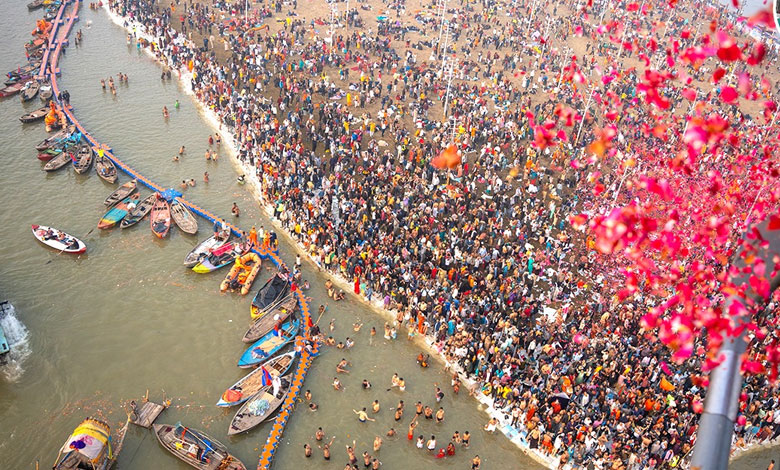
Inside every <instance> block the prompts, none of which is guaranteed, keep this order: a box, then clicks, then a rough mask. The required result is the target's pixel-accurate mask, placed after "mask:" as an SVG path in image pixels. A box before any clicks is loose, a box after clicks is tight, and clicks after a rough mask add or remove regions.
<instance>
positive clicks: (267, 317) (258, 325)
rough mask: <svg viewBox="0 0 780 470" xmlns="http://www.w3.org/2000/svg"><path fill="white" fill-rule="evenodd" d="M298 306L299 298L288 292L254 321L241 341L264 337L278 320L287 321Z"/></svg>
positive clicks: (251, 340)
mask: <svg viewBox="0 0 780 470" xmlns="http://www.w3.org/2000/svg"><path fill="white" fill-rule="evenodd" d="M297 307H298V299H297V298H296V297H295V296H294V295H292V294H288V295H287V297H285V298H283V299H281V300H280V301H279V302H278V303H277V304H276V305H274V306H271V307H268V308H267V309H266V310H265V311H264V313H262V314H261V315H259V316H258V318H257V319H256V320H255V321H254V322H252V325H251V326H250V327H249V329H248V330H246V333H244V337H243V338H241V341H243V342H245V343H252V342H255V341H257V340H258V339H260V338H262V337H263V336H264V335H265V334H266V333H268V332H269V331H271V330H272V329H273V328H274V325H276V322H279V321H280V322H282V323H284V322H286V321H287V319H288V318H289V317H290V315H292V314H293V313H294V312H295V309H296V308H297Z"/></svg>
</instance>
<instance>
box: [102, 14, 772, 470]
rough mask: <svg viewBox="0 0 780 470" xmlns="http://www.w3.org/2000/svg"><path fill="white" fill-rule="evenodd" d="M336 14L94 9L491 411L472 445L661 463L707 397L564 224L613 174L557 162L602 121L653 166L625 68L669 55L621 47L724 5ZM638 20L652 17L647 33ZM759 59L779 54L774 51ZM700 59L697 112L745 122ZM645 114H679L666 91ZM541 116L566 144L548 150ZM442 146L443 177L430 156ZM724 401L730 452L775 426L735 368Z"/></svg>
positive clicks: (319, 250) (312, 246)
mask: <svg viewBox="0 0 780 470" xmlns="http://www.w3.org/2000/svg"><path fill="white" fill-rule="evenodd" d="M356 3H357V6H356V7H355V8H353V9H351V10H350V11H349V12H347V13H346V14H344V13H345V12H342V15H343V16H342V18H346V21H344V24H340V25H339V27H337V28H334V31H333V33H332V34H330V32H329V26H330V25H329V22H330V10H329V9H328V8H327V4H326V3H325V2H323V4H324V5H325V6H326V7H325V8H324V10H323V9H320V10H318V9H317V8H314V7H307V11H306V12H303V11H302V8H299V5H298V3H297V2H280V1H272V2H257V3H253V6H252V12H251V14H250V15H251V21H247V22H244V19H243V12H241V11H238V10H235V8H237V7H236V6H234V5H232V4H230V3H227V2H223V1H221V0H217V1H215V2H213V3H209V4H206V3H196V2H187V1H184V2H179V1H176V2H174V3H171V4H170V5H167V4H161V3H156V2H154V1H153V0H116V1H111V2H109V4H110V7H111V9H112V10H114V11H115V12H117V13H119V14H120V15H122V16H123V17H125V18H126V19H127V20H128V21H132V22H133V24H140V25H142V28H143V32H144V33H145V34H148V35H150V36H151V37H152V38H153V41H151V42H150V44H149V47H151V48H152V50H154V51H155V52H156V53H157V55H158V56H159V57H160V58H161V59H164V60H165V61H166V62H167V64H169V65H170V66H171V67H172V68H173V69H174V70H176V71H178V73H180V74H182V73H187V72H191V86H192V89H193V91H194V93H195V95H196V96H197V99H199V100H201V101H202V102H203V103H205V104H206V105H207V106H208V107H209V108H211V109H212V110H213V111H214V112H215V113H216V115H217V116H218V118H219V120H220V123H221V125H222V126H223V128H224V129H227V130H229V131H230V133H231V134H232V135H233V136H234V139H235V144H236V146H237V147H238V153H239V155H238V157H239V158H240V160H241V161H242V162H244V163H245V164H246V165H248V166H249V167H251V168H253V169H254V171H255V174H254V175H249V176H248V178H251V177H256V178H257V179H258V180H259V182H260V185H261V187H262V199H263V200H262V201H261V202H262V203H263V204H266V205H268V206H270V207H271V208H272V210H273V216H274V217H275V218H276V219H278V221H280V223H281V224H282V225H283V226H284V227H285V228H286V229H287V230H288V231H289V232H290V234H291V235H292V236H293V237H294V238H295V239H296V240H297V241H298V242H299V243H300V244H301V245H302V246H303V247H304V249H305V250H306V251H307V252H308V254H310V255H311V257H312V258H313V259H314V260H315V262H316V263H317V264H318V265H319V266H321V267H322V268H323V269H325V270H327V271H329V272H331V273H333V275H336V276H340V277H342V278H343V279H345V280H346V281H348V282H349V283H351V284H353V285H354V293H355V294H356V295H359V296H361V297H363V298H365V299H366V300H368V301H369V302H374V303H379V304H381V306H382V307H383V308H385V309H387V310H390V311H392V312H394V314H395V315H396V321H397V324H396V325H394V327H395V326H397V327H399V328H401V327H403V328H406V329H407V331H409V333H410V335H409V336H410V337H411V336H414V335H415V334H420V335H427V337H428V338H429V339H430V340H431V342H432V344H433V345H434V347H435V348H436V349H437V350H438V351H439V352H440V353H441V354H442V355H443V357H444V358H445V359H446V360H447V361H448V362H449V363H450V364H451V365H452V366H454V367H455V368H456V369H457V370H458V371H460V372H462V373H463V374H465V376H466V377H467V378H468V379H470V380H472V381H473V382H474V383H475V384H476V385H475V386H474V388H473V390H472V393H476V394H482V395H484V396H485V397H489V399H490V400H491V402H492V406H493V409H494V410H496V411H497V416H498V417H497V418H495V419H494V420H492V421H491V423H489V425H491V429H489V430H495V429H496V428H497V427H498V426H501V427H506V428H511V429H514V430H516V432H519V433H520V435H521V436H523V440H524V442H526V443H527V445H528V447H529V448H531V449H534V451H535V452H536V453H538V454H539V455H542V456H547V457H548V458H549V461H552V462H555V463H554V465H557V466H558V468H586V467H588V468H611V469H615V470H618V469H628V470H634V469H640V468H642V469H646V468H649V469H660V468H677V467H679V466H681V465H682V464H683V461H684V459H685V458H686V456H688V455H689V454H690V450H691V448H692V445H693V442H694V440H695V432H696V427H697V423H698V416H699V414H700V412H701V402H702V400H703V396H704V393H705V384H704V383H703V382H702V379H701V377H700V376H699V375H698V373H699V372H698V371H699V370H700V362H701V358H700V357H697V356H696V355H694V356H692V358H691V359H689V360H687V361H685V362H683V363H682V364H676V363H673V362H672V361H670V359H669V356H670V355H669V351H668V350H667V349H666V348H665V347H664V346H663V345H661V344H658V343H656V342H654V341H652V340H650V339H648V338H647V337H646V335H645V332H644V330H643V329H642V326H641V325H640V318H641V316H642V314H643V313H644V312H645V311H646V310H647V308H648V307H649V306H650V304H651V303H652V302H653V299H652V298H650V297H649V296H646V295H644V294H643V293H641V292H640V293H637V294H636V295H634V296H632V297H630V298H629V299H626V301H624V302H619V301H616V299H615V297H614V293H615V292H614V290H613V286H614V284H615V282H616V280H617V278H618V276H619V272H618V271H617V270H616V269H608V268H607V267H606V266H605V264H606V263H608V260H607V259H606V258H605V257H603V256H601V255H599V254H598V253H597V252H596V251H595V250H594V249H593V246H592V240H590V239H587V238H585V236H584V235H583V234H581V233H579V232H577V231H575V230H572V227H571V225H570V223H569V220H570V217H571V216H573V215H575V214H577V213H581V212H588V213H592V214H593V213H601V212H604V211H605V210H608V209H609V208H611V207H612V206H613V205H614V204H615V203H616V202H617V201H619V200H631V199H632V198H633V194H632V191H633V190H632V189H630V188H625V187H623V182H624V178H625V173H624V174H623V175H622V176H621V175H620V174H619V173H618V172H617V171H611V170H612V169H613V167H611V166H609V165H608V164H606V163H605V165H604V166H603V167H601V165H599V170H600V171H593V169H592V168H583V167H582V166H580V165H578V164H577V162H578V161H579V159H583V154H584V153H585V152H584V148H585V145H586V144H587V143H589V142H591V141H593V140H594V135H598V134H597V132H598V131H599V128H600V125H602V124H603V123H604V122H605V120H607V119H610V120H613V121H616V122H619V124H620V127H619V129H620V132H619V135H618V136H617V138H616V141H617V142H619V144H620V145H621V147H622V148H624V150H625V151H626V153H627V152H629V150H630V149H631V148H632V146H633V148H635V149H637V148H644V149H657V151H658V152H669V154H671V155H673V154H674V153H675V149H676V147H677V146H679V145H680V144H681V142H677V141H676V138H675V137H672V138H666V136H665V135H663V130H662V131H661V132H660V133H659V132H657V128H655V129H653V130H652V132H648V130H647V127H648V124H649V123H652V122H654V119H653V118H652V116H651V114H652V112H653V111H652V108H651V106H650V105H649V104H648V101H649V98H648V99H645V98H644V97H640V88H641V87H642V86H643V85H646V84H647V81H648V80H649V79H648V78H647V76H646V74H644V73H643V68H644V67H647V66H648V65H650V64H653V65H655V64H661V66H662V67H663V66H664V65H663V64H667V63H668V58H669V56H668V54H666V52H665V50H664V47H663V46H662V47H659V48H658V50H655V51H653V50H649V49H646V48H645V47H644V46H643V44H644V42H643V41H646V40H647V39H648V38H647V36H643V34H645V33H646V32H647V31H652V34H654V35H655V36H654V40H657V41H658V43H659V44H665V43H667V42H670V41H669V40H668V38H679V39H676V40H675V41H676V45H675V47H676V48H678V49H683V48H685V47H687V46H692V45H694V44H695V40H696V34H690V29H691V28H701V29H702V30H706V29H707V28H708V27H709V25H710V22H712V21H714V22H718V21H720V22H725V21H726V16H725V15H726V14H725V13H724V12H723V11H722V10H720V9H718V10H716V9H713V8H699V6H698V5H697V4H694V3H690V4H683V3H682V2H676V8H675V9H674V10H673V12H669V11H668V10H665V9H664V7H665V6H666V4H665V2H650V1H648V2H646V3H647V4H648V5H649V4H657V5H656V6H657V8H654V9H653V10H652V11H651V12H650V13H649V14H648V13H647V11H646V10H644V9H641V8H640V9H639V11H638V12H637V11H636V10H637V9H636V8H627V5H628V2H616V3H617V4H616V5H613V4H611V3H609V2H596V5H595V6H593V9H594V11H593V12H592V13H591V14H590V15H582V14H578V13H572V10H571V9H570V7H565V6H562V5H560V4H559V3H558V2H550V1H544V0H531V1H520V2H517V1H508V2H499V1H495V0H482V1H479V2H466V1H459V2H451V4H449V6H448V8H447V11H446V18H447V19H448V22H449V29H450V31H451V33H450V37H449V38H447V46H446V47H445V46H444V45H443V44H444V41H442V42H441V43H440V38H441V36H442V34H441V32H440V28H439V24H440V22H439V19H438V18H437V16H436V2H433V1H431V2H423V3H422V4H421V8H420V9H413V8H412V7H411V6H407V5H406V4H407V1H406V0H396V1H394V2H392V3H388V2H387V1H383V2H368V1H358V2H356ZM408 3H411V1H409V2H408ZM336 5H337V7H338V8H342V9H343V8H344V6H345V5H346V4H345V3H337V4H336ZM643 5H644V3H643ZM353 6H354V4H353ZM613 9H614V11H615V12H617V13H610V11H612V10H613ZM380 10H382V13H383V15H384V16H381V18H383V19H379V18H380V17H379V16H377V15H379V14H380ZM602 11H604V12H605V13H606V19H604V15H601V13H602ZM599 15H601V19H599ZM653 15H671V16H670V17H669V18H668V21H665V25H664V27H655V26H656V20H657V19H658V18H656V17H654V16H653ZM375 17H376V18H377V19H376V20H375V19H374V18H375ZM272 18H276V19H277V20H278V23H277V24H275V25H273V26H272V27H265V28H264V29H263V28H260V27H258V25H259V24H260V23H262V22H263V20H270V19H272ZM610 18H611V19H610ZM602 20H603V24H602V23H600V21H602ZM618 20H619V21H620V23H619V22H618ZM269 22H270V21H269ZM619 24H623V26H622V27H620V26H619ZM354 25H361V27H360V28H356V27H355V26H354ZM350 26H352V27H351V28H350ZM686 31H688V33H687V34H686V33H685V32H686ZM694 31H697V29H695V30H694ZM623 54H625V55H623ZM621 56H622V57H621ZM443 60H444V61H445V62H444V64H443V63H442V62H443ZM765 63H766V64H776V63H777V54H776V52H775V51H774V50H771V49H770V50H768V51H767V56H766V61H765ZM626 64H628V65H626ZM655 66H657V65H655ZM681 67H682V66H681ZM707 67H710V68H711V66H710V65H705V66H704V67H702V66H701V64H698V65H696V66H695V67H693V66H691V67H688V68H687V71H688V73H689V75H690V76H691V77H692V80H694V81H693V82H692V83H693V85H692V86H696V87H697V88H698V89H697V90H696V95H695V97H696V100H697V101H699V102H700V103H701V104H702V105H703V106H711V107H713V108H718V109H720V111H721V112H722V114H723V115H726V116H728V118H729V120H730V122H732V123H733V126H735V127H740V128H743V129H749V128H750V127H751V126H756V125H758V124H757V123H758V122H759V118H758V114H759V111H756V110H753V111H751V110H745V109H743V108H742V107H740V105H739V103H738V102H736V103H733V104H730V105H727V104H724V103H723V102H722V100H719V99H718V96H719V93H720V91H721V87H720V86H713V85H712V84H708V83H705V82H703V81H702V80H706V77H705V76H704V75H702V74H703V73H704V72H705V71H706V69H707ZM744 67H746V66H745V65H744V64H742V65H737V66H735V67H734V68H733V69H732V70H731V72H730V76H729V77H727V79H731V80H736V78H735V77H740V76H742V75H741V71H742V68H744ZM749 80H753V83H752V85H753V86H754V87H756V88H760V87H761V83H759V78H758V76H756V75H753V76H752V78H750V79H749ZM774 93H775V89H774V88H772V89H770V90H769V91H768V94H769V95H770V96H774ZM647 95H648V96H650V93H647ZM653 100H654V101H655V102H656V103H660V104H662V105H663V106H665V107H668V109H669V110H670V112H671V113H672V114H677V115H680V114H682V113H686V112H688V101H686V98H685V90H684V89H683V87H682V86H677V85H675V84H673V83H672V82H671V81H670V82H666V83H665V84H664V85H663V86H662V87H661V88H660V89H659V90H657V93H656V94H654V95H653ZM445 102H446V103H447V106H448V114H447V116H446V117H444V118H443V109H444V106H445ZM618 107H619V108H620V110H621V111H620V115H619V116H618V115H616V114H617V112H616V111H614V109H617V108H618ZM597 108H599V109H600V110H597ZM610 113H613V115H612V116H610ZM551 120H552V121H557V120H560V121H568V122H569V124H568V125H569V126H570V127H571V131H570V134H568V135H566V136H561V135H548V133H547V132H546V129H548V127H546V123H548V122H550V121H551ZM677 124H679V126H680V127H682V126H683V122H682V121H681V122H679V123H675V124H673V125H677ZM679 130H680V129H678V132H677V133H679ZM453 143H454V144H455V145H456V146H457V150H458V152H459V155H460V162H459V164H457V165H454V166H452V167H451V168H449V169H441V167H437V166H434V165H432V161H434V160H435V158H436V157H437V155H438V154H439V153H440V152H441V151H442V148H443V147H446V146H448V145H450V144H453ZM588 148H589V149H592V147H588ZM596 151H597V150H596ZM640 164H641V162H640ZM184 184H185V183H183V185H184ZM594 188H601V189H594ZM236 215H237V213H236ZM456 383H457V384H458V386H460V380H459V379H458V378H457V376H456V378H454V379H453V386H455V384H456ZM742 398H743V399H742V400H741V402H740V418H739V419H738V421H737V426H736V433H735V444H736V445H737V446H740V445H741V446H744V445H745V444H748V443H750V442H754V441H761V440H767V439H774V438H776V437H777V436H778V435H780V393H778V389H777V387H776V386H775V385H773V384H770V383H769V382H768V380H767V378H766V377H764V376H762V375H756V376H751V377H749V378H748V379H747V380H746V385H745V389H744V393H743V397H742ZM356 413H358V414H360V413H359V412H358V411H356Z"/></svg>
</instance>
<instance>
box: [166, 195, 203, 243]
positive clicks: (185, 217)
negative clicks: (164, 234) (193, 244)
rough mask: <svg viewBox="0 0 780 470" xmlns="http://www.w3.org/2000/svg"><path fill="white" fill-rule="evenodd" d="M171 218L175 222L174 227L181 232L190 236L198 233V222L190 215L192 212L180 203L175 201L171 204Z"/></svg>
mask: <svg viewBox="0 0 780 470" xmlns="http://www.w3.org/2000/svg"><path fill="white" fill-rule="evenodd" d="M171 217H173V221H174V222H176V226H177V227H179V230H181V231H182V232H184V233H189V234H190V235H194V234H195V233H197V232H198V221H197V220H196V219H195V216H194V215H192V212H190V210H189V209H187V206H185V205H184V204H182V203H181V202H179V201H176V200H174V201H173V202H171Z"/></svg>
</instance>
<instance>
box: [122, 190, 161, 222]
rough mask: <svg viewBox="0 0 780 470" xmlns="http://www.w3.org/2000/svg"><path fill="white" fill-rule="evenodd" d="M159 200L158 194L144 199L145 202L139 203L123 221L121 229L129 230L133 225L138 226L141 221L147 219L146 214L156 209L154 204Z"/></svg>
mask: <svg viewBox="0 0 780 470" xmlns="http://www.w3.org/2000/svg"><path fill="white" fill-rule="evenodd" d="M156 200H157V193H154V194H150V195H149V196H147V197H146V198H144V200H143V201H141V202H139V203H138V205H137V206H135V208H134V209H132V210H130V211H129V212H128V213H127V215H126V216H125V218H124V219H122V223H120V224H119V226H120V227H121V228H127V227H132V226H133V225H135V224H137V223H138V222H140V221H141V219H143V218H144V217H146V214H148V213H149V212H151V211H152V207H154V202H155V201H156Z"/></svg>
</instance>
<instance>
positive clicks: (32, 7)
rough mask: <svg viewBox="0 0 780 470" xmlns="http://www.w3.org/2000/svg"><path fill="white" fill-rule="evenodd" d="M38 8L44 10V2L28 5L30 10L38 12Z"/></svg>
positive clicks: (36, 0) (35, 1)
mask: <svg viewBox="0 0 780 470" xmlns="http://www.w3.org/2000/svg"><path fill="white" fill-rule="evenodd" d="M38 8H43V0H33V1H32V2H30V3H28V4H27V9H28V10H37V9H38Z"/></svg>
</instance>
